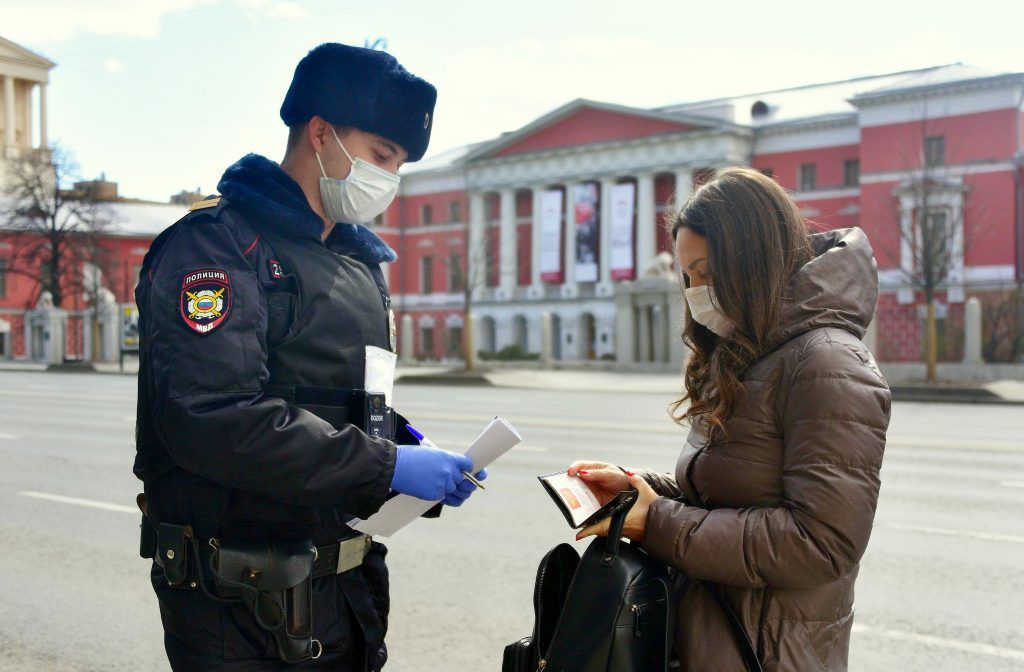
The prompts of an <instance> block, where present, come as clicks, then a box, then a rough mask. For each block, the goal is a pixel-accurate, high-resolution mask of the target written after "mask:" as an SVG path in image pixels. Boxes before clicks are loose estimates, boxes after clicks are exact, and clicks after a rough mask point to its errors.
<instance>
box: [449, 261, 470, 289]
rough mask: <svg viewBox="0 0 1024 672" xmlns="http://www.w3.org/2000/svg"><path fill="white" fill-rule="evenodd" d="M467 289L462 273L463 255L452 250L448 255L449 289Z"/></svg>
mask: <svg viewBox="0 0 1024 672" xmlns="http://www.w3.org/2000/svg"><path fill="white" fill-rule="evenodd" d="M464 289H466V283H465V279H464V277H463V273H462V255H461V254H459V253H458V252H452V253H451V254H450V255H449V256H448V291H451V292H461V291H462V290H464Z"/></svg>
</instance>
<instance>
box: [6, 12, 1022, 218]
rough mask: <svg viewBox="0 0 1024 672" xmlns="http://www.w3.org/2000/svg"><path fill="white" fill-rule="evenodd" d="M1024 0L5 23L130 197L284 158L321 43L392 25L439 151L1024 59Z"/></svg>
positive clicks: (40, 15) (357, 40)
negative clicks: (826, 84) (804, 88)
mask: <svg viewBox="0 0 1024 672" xmlns="http://www.w3.org/2000/svg"><path fill="white" fill-rule="evenodd" d="M1022 25H1024V2H1020V1H1019V0H1003V1H1002V2H994V1H992V0H973V1H972V2H963V0H960V1H958V2H948V3H947V2H925V1H922V0H916V1H913V2H911V1H907V0H895V1H894V0H888V1H885V2H879V1H876V0H860V1H858V2H822V1H821V0H817V1H815V2H785V1H779V0H775V1H774V2H769V1H768V0H762V1H760V2H746V1H745V0H744V1H733V2H700V3H698V2H686V1H682V0H678V1H676V2H644V1H642V0H631V1H630V0H623V1H620V2H607V1H605V0H594V1H591V2H575V1H568V0H519V1H518V2H508V1H506V2H488V1H486V0H475V1H465V2H463V1H456V0H451V1H449V0H434V1H433V2H424V1H423V0H372V1H371V0H310V1H308V2H307V1H302V0H295V1H278V0H133V1H132V2H125V1H124V0H89V2H79V1H77V0H76V1H71V0H0V35H3V36H4V37H6V38H7V39H10V40H13V41H14V42H17V43H19V44H22V45H24V46H26V47H28V48H30V49H32V50H34V51H37V52H38V53H40V54H42V55H44V56H46V57H48V58H50V59H51V60H53V61H56V62H57V67H56V68H54V70H53V71H52V72H51V84H50V88H49V101H48V104H49V109H50V114H49V119H50V124H49V128H50V137H51V140H57V141H59V142H61V143H62V144H64V145H65V146H66V147H68V148H69V149H70V150H71V151H72V152H73V153H74V155H75V157H76V158H77V159H78V161H79V162H80V164H81V167H82V172H83V174H84V175H85V176H86V177H94V176H97V175H99V174H100V173H101V172H104V173H106V175H107V178H108V179H111V180H114V181H117V182H119V183H120V184H121V193H122V194H123V195H126V196H132V197H139V198H150V199H154V200H166V199H167V197H168V196H169V195H170V194H172V193H174V192H177V191H179V190H181V189H194V188H196V187H200V188H201V189H202V190H203V192H204V193H209V192H213V191H214V190H215V187H216V183H217V179H218V178H219V176H220V174H221V172H222V171H223V169H224V168H225V167H227V166H228V165H229V164H231V163H232V162H234V161H235V160H236V159H238V158H239V157H240V156H242V155H243V154H245V153H246V152H250V151H254V152H259V153H261V154H265V155H266V156H268V157H270V158H272V159H274V160H279V159H280V158H281V154H282V151H283V149H284V140H285V135H286V131H285V128H284V126H283V124H282V123H281V121H280V118H279V117H278V109H279V107H280V103H281V99H282V97H283V95H284V92H285V91H286V89H287V88H288V83H289V81H290V80H291V75H292V72H293V70H294V68H295V64H296V63H297V62H298V60H299V59H300V58H301V57H302V56H303V55H304V54H305V53H306V52H307V51H308V50H309V49H310V48H312V47H313V46H315V45H317V44H319V43H321V42H325V41H339V42H346V43H349V44H358V45H362V44H363V43H364V40H367V39H369V40H370V41H373V40H375V39H376V38H378V37H383V38H384V39H386V41H387V47H388V51H390V52H391V53H392V54H394V55H395V56H396V57H397V58H398V59H399V61H401V62H402V64H403V65H405V66H406V67H407V68H408V69H409V70H411V71H412V72H414V73H416V74H418V75H420V76H422V77H424V78H425V79H427V80H429V81H431V82H432V83H434V84H435V85H436V86H437V88H438V104H437V110H436V115H435V117H436V121H435V124H434V134H433V139H432V141H431V147H430V151H429V152H428V155H430V154H436V153H438V152H441V151H444V150H446V149H450V148H452V147H455V146H458V145H461V144H465V143H469V142H476V141H479V140H485V139H488V138H491V137H493V136H495V135H497V134H499V133H501V132H503V131H508V130H514V129H516V128H518V127H520V126H522V125H524V124H526V123H528V122H530V121H531V120H532V119H534V118H536V117H537V116H539V115H541V114H544V113H545V112H548V111H550V110H552V109H554V108H556V107H558V106H560V105H562V104H564V103H566V102H568V101H570V100H572V99H574V98H581V97H582V98H592V99H596V100H602V101H608V102H615V103H621V104H626V105H638V106H656V105H664V104H668V103H673V102H681V101H687V100H700V99H704V98H711V97H717V96H724V95H733V94H741V93H748V92H754V91H760V90H768V89H774V88H781V87H786V86H794V85H800V84H807V83H813V82H820V81H832V80H836V79H845V78H848V77H855V76H859V75H867V74H880V73H886V72H893V71H899V70H906V69H911V68H918V67H926V66H929V65H937V64H942V63H951V62H955V61H962V62H965V63H970V64H972V65H976V66H979V67H983V68H989V69H992V70H995V71H1014V72H1019V71H1024V36H1022V33H1021V26H1022Z"/></svg>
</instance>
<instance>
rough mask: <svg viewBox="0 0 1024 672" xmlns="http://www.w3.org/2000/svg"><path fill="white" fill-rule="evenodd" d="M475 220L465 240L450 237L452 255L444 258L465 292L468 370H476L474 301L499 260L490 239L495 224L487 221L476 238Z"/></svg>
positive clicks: (457, 288) (464, 343) (458, 288)
mask: <svg viewBox="0 0 1024 672" xmlns="http://www.w3.org/2000/svg"><path fill="white" fill-rule="evenodd" d="M471 226H472V224H470V223H469V222H467V223H466V224H465V226H464V227H463V229H462V236H461V240H460V239H458V238H453V239H451V240H449V241H448V256H447V257H446V258H445V259H443V260H442V263H443V264H444V266H445V268H446V269H447V271H448V276H449V277H450V278H452V280H454V281H455V282H452V283H450V285H451V289H452V291H453V292H455V291H461V293H462V311H463V312H462V314H463V315H464V316H465V318H464V319H465V322H464V324H465V328H464V330H463V334H462V349H463V353H462V355H463V361H465V363H466V370H467V371H472V370H473V368H474V366H475V362H476V351H475V349H474V348H475V347H476V344H475V343H474V337H473V331H474V324H473V313H472V311H473V304H474V301H475V295H476V294H477V292H478V290H483V289H485V288H486V287H487V286H488V284H489V283H488V280H489V277H490V274H491V273H492V272H493V269H494V268H495V267H496V266H495V264H496V263H497V259H496V255H495V253H494V249H493V247H494V246H493V244H492V241H491V240H490V235H491V234H490V231H491V230H492V227H491V225H490V224H489V223H488V222H486V221H485V223H484V230H483V232H482V235H481V236H480V237H479V240H475V239H474V236H473V235H472V233H471V231H470V227H471Z"/></svg>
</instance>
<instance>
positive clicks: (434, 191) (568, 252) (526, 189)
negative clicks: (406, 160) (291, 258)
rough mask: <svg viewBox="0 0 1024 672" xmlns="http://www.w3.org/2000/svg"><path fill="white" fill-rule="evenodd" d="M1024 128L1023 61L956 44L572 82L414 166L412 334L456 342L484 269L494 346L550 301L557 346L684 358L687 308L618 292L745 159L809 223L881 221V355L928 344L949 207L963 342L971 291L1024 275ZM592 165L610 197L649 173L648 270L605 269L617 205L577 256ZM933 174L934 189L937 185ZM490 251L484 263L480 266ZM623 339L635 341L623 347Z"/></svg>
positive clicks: (651, 272) (443, 343)
mask: <svg viewBox="0 0 1024 672" xmlns="http://www.w3.org/2000/svg"><path fill="white" fill-rule="evenodd" d="M1022 128H1024V75H1022V74H1019V73H1017V74H995V73H989V72H985V71H981V70H978V69H976V68H972V67H968V66H963V65H959V64H956V65H949V66H939V67H934V68H927V69H923V70H916V71H907V72H899V73H893V74H888V75H881V76H874V77H864V78H859V79H855V80H848V81H842V82H833V83H827V84H821V85H811V86H805V87H799V88H795V89H788V90H781V91H769V92H763V93H757V94H751V95H745V96H737V97H734V98H725V99H719V100H711V101H699V102H694V103H684V104H680V105H675V106H670V107H665V108H660V109H656V110H648V109H641V108H629V107H622V106H614V105H607V104H603V103H596V102H592V101H582V100H578V101H574V102H572V103H569V104H568V105H566V106H564V107H562V108H559V109H558V110H555V111H553V112H552V113H550V114H548V115H545V116H544V117H541V118H540V119H538V120H536V121H534V122H532V123H531V124H528V125H527V126H525V127H524V128H522V129H519V130H518V131H515V132H513V133H509V134H504V135H502V136H501V137H499V138H497V139H495V140H493V141H490V142H484V143H480V144H476V145H470V146H467V147H463V148H459V149H456V150H453V151H451V152H448V153H447V154H442V155H439V156H437V157H435V158H434V159H428V160H427V161H425V162H423V163H422V164H421V165H419V166H414V167H412V169H411V170H409V171H408V173H407V174H405V175H404V177H403V184H402V189H401V192H400V198H399V199H398V200H397V201H396V202H395V204H394V205H393V206H392V208H391V209H390V210H389V211H388V212H387V213H386V216H385V218H384V222H383V225H382V227H381V231H382V232H383V235H384V236H385V237H387V238H388V239H389V240H390V242H391V243H392V244H393V245H394V246H395V247H396V249H398V250H399V262H398V264H397V268H395V269H392V271H391V273H392V277H391V281H392V285H393V287H392V289H393V292H394V294H395V295H396V301H395V304H396V305H397V306H398V307H399V309H400V310H401V311H402V313H403V314H404V315H408V316H409V317H410V318H411V325H410V324H409V322H410V321H409V320H406V329H405V330H403V334H402V336H403V338H406V339H409V338H410V336H411V338H413V339H414V344H413V348H412V349H411V350H412V351H413V352H414V353H415V355H416V356H417V357H419V358H424V359H444V358H446V357H456V356H458V355H459V353H460V349H459V347H458V339H459V338H460V332H459V330H460V329H462V326H463V324H464V317H463V313H464V310H465V306H466V300H465V296H464V294H465V292H463V291H462V290H461V288H462V287H464V283H465V282H467V281H468V282H469V284H470V285H471V288H472V298H471V301H470V305H471V306H472V309H473V313H474V316H475V318H476V319H475V323H476V334H475V336H476V337H475V343H476V348H477V349H478V350H481V351H484V352H487V351H498V350H502V349H503V348H507V347H509V346H517V347H519V348H520V349H521V350H523V351H526V352H537V351H538V350H539V348H540V343H539V333H540V329H539V322H540V316H541V315H542V314H544V313H549V314H551V315H552V316H553V317H554V319H555V322H556V334H555V339H556V345H555V350H556V352H555V357H556V358H560V359H565V360H586V359H595V358H600V359H617V360H619V361H628V362H633V363H638V362H642V363H653V364H655V365H657V364H661V363H665V364H667V363H670V362H672V361H674V360H675V357H674V356H673V355H672V353H671V351H672V349H673V348H674V347H675V346H673V345H671V343H674V342H675V339H676V333H677V328H676V325H675V320H677V318H678V314H674V315H670V316H669V318H664V317H662V318H658V317H657V315H655V316H654V318H652V319H653V321H652V322H650V324H647V325H640V327H636V325H633V326H630V325H629V320H628V319H626V320H623V318H622V316H621V312H622V306H623V304H622V303H621V302H620V303H619V304H617V303H616V298H615V297H616V296H618V295H620V294H622V293H623V291H622V290H623V289H624V288H625V287H626V285H630V284H631V285H633V286H634V287H633V290H632V291H635V290H636V287H635V285H638V284H641V285H642V284H643V283H644V282H648V280H646V278H650V277H653V276H655V275H657V272H658V268H659V266H658V264H659V263H661V264H662V266H661V268H663V267H664V262H665V259H664V257H663V256H661V257H659V255H661V253H663V252H666V251H668V250H669V242H668V236H667V234H666V232H665V230H664V226H663V221H664V219H663V218H664V213H665V212H666V211H670V210H671V208H672V207H673V203H675V202H677V201H681V200H684V199H685V198H686V197H687V196H688V195H689V194H690V193H691V191H692V189H693V188H694V185H695V184H698V183H699V182H700V181H701V180H702V179H703V176H705V175H707V174H709V173H710V172H711V171H713V170H714V169H716V168H719V167H723V166H727V165H738V164H742V165H751V166H753V167H755V168H758V169H760V170H762V171H764V172H765V173H767V174H770V175H772V176H773V177H774V178H775V179H776V180H777V181H778V182H779V183H780V184H781V185H782V186H783V187H785V188H786V189H788V190H790V191H791V192H792V193H793V195H794V197H795V198H796V200H797V201H798V203H799V204H800V205H801V207H802V210H803V213H804V215H805V217H806V218H807V220H808V222H809V223H810V225H811V227H812V228H843V227H849V226H860V227H862V228H863V229H864V230H865V231H866V232H867V234H868V236H869V237H870V239H871V241H872V244H873V246H874V249H875V253H876V257H877V259H878V263H879V275H880V282H881V286H882V294H881V298H880V300H879V304H878V312H877V316H876V322H875V326H874V329H873V334H872V335H871V336H870V338H872V339H873V347H874V350H875V352H876V356H877V357H878V359H879V360H881V361H894V362H905V361H917V360H919V359H920V358H921V349H922V343H921V333H922V319H923V306H922V301H923V295H922V291H921V287H920V286H919V284H920V283H919V282H917V281H915V280H914V278H915V277H918V276H919V275H920V270H921V269H920V268H917V267H916V264H917V262H915V258H916V255H915V253H914V248H913V245H914V241H915V240H916V238H915V236H918V235H919V234H918V233H917V229H916V228H915V227H917V226H918V222H919V221H920V218H921V217H924V216H926V215H925V213H923V212H920V210H921V209H922V208H927V210H928V214H927V216H928V217H936V218H938V219H935V220H934V221H937V222H945V226H947V227H948V241H947V243H946V244H948V245H950V246H952V247H951V248H950V249H951V250H952V251H951V254H950V268H949V271H948V273H947V274H945V275H944V278H943V282H942V283H941V285H940V287H939V291H938V294H937V296H938V314H939V317H940V331H941V334H940V340H941V352H940V356H941V358H942V359H945V360H956V359H958V358H959V357H960V356H961V353H962V320H963V304H964V301H965V299H966V298H967V297H969V296H978V297H979V298H981V299H982V301H983V303H986V304H991V303H993V302H996V301H999V300H1001V298H1000V297H1001V296H1002V295H1003V293H1004V292H1005V291H1006V290H1007V289H1008V288H1010V287H1013V286H1014V285H1015V284H1016V283H1019V282H1021V281H1022V280H1024V221H1022V218H1024V203H1022V202H1024V192H1022V187H1021V184H1022V181H1024V168H1022V163H1024V149H1022V148H1024V130H1022ZM924 183H927V184H928V185H929V186H928V187H927V188H926V189H924V190H922V189H921V188H920V187H921V184H924ZM591 184H593V185H597V191H598V193H600V194H602V195H601V196H600V197H599V201H600V206H604V209H609V206H611V205H612V204H611V203H610V202H609V200H608V199H607V198H606V197H605V196H604V195H603V192H609V191H613V190H614V188H615V186H616V185H619V184H633V185H635V186H634V188H633V193H634V205H633V208H634V211H633V217H634V230H633V232H632V241H631V245H632V254H633V262H634V278H633V279H625V280H623V279H617V278H615V277H612V276H613V274H610V273H609V272H608V266H609V265H611V264H613V263H614V262H613V261H612V259H610V258H609V256H608V254H607V251H606V248H614V247H615V246H618V247H619V250H620V252H621V246H622V241H621V240H618V241H617V240H615V239H614V232H612V231H610V229H612V228H613V227H614V226H615V223H614V221H613V220H612V218H611V216H609V215H608V214H606V213H602V214H601V215H600V222H599V228H600V233H599V235H598V237H599V238H600V242H599V244H598V245H597V251H596V255H597V256H598V257H599V258H598V259H597V261H596V263H597V266H598V269H599V270H598V273H597V275H596V276H595V275H594V274H593V270H592V268H588V269H587V270H586V275H584V274H582V273H581V272H580V266H579V263H578V262H580V260H581V259H582V258H583V257H582V256H580V255H581V254H584V253H583V252H581V251H580V250H579V249H574V246H573V243H574V234H575V231H574V229H576V228H578V223H577V222H574V221H573V218H574V214H575V212H577V211H574V207H573V206H574V205H575V204H576V203H577V201H576V197H575V196H574V194H578V193H579V192H580V187H581V185H591ZM553 191H556V192H561V193H562V207H563V209H564V212H563V214H562V218H561V222H560V226H561V231H560V234H561V235H560V237H558V238H557V239H556V238H555V237H553V236H552V235H549V234H550V231H548V233H544V232H543V231H540V230H539V229H541V228H543V227H544V226H549V227H550V226H551V225H550V224H548V225H545V224H544V223H543V221H542V220H543V219H544V217H543V216H542V215H541V214H539V213H540V203H541V201H542V199H543V198H545V196H544V194H545V193H547V192H553ZM592 191H593V190H592V189H591V192H592ZM922 193H927V194H928V196H927V197H924V199H923V200H922V198H923V197H922ZM552 198H556V200H557V197H552ZM534 213H538V214H537V215H536V216H535V214H534ZM929 221H932V220H929ZM580 230H581V231H582V229H580ZM544 246H546V248H544V249H540V250H538V249H537V248H538V247H544ZM556 246H557V249H556ZM545 250H546V251H545ZM545 255H546V256H545ZM552 255H556V256H558V257H559V259H560V264H559V268H558V270H559V273H558V274H555V275H552V274H550V273H549V274H547V275H545V274H544V273H541V272H539V271H538V269H537V268H536V267H537V265H538V264H540V263H542V257H543V258H546V259H547V263H548V265H549V266H550V264H551V258H552ZM592 256H593V255H592ZM467 258H469V259H470V264H469V266H470V269H469V270H468V271H466V272H465V273H463V274H462V275H459V274H455V275H453V274H452V273H451V272H450V267H451V266H452V265H454V264H457V263H459V262H460V260H461V262H462V263H464V262H465V260H466V259H467ZM474 263H475V265H477V266H479V267H482V269H479V268H478V269H477V270H476V271H474V269H473V267H474ZM438 269H445V270H444V272H442V273H439V272H438ZM549 270H550V269H549ZM553 277H560V278H561V279H560V280H557V281H554V280H552V279H551V278H553ZM425 281H426V283H427V284H426V285H425ZM679 301H680V302H681V298H680V299H679ZM658 308H659V306H655V311H657V310H658ZM661 308H662V309H663V310H667V311H669V312H671V311H672V307H671V306H667V307H665V306H661ZM659 319H660V322H659ZM410 327H411V328H410ZM629 330H632V332H633V333H631V334H626V335H627V336H628V337H629V338H626V339H623V334H624V333H625V332H626V331H629ZM651 334H653V336H652V335H651ZM638 339H639V340H640V341H641V342H640V343H639V344H638V342H637V340H638ZM665 339H667V340H668V341H669V343H670V344H669V345H668V346H664V345H662V344H661V341H663V340H665ZM623 340H630V341H632V342H631V343H629V344H627V345H626V347H625V348H623V347H620V345H621V343H620V342H621V341H623Z"/></svg>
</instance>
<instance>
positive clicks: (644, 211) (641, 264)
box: [636, 173, 658, 279]
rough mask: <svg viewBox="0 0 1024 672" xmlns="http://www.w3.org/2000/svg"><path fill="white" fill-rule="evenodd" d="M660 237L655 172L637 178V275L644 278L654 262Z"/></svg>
mask: <svg viewBox="0 0 1024 672" xmlns="http://www.w3.org/2000/svg"><path fill="white" fill-rule="evenodd" d="M657 243H658V238H657V236H656V235H655V231H654V174H653V173H642V174H640V175H637V178H636V277H637V278H638V279H642V278H643V277H644V273H645V272H646V271H647V267H648V266H650V265H651V264H652V263H653V262H654V256H655V253H656V252H655V249H654V248H655V247H656V246H657Z"/></svg>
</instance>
